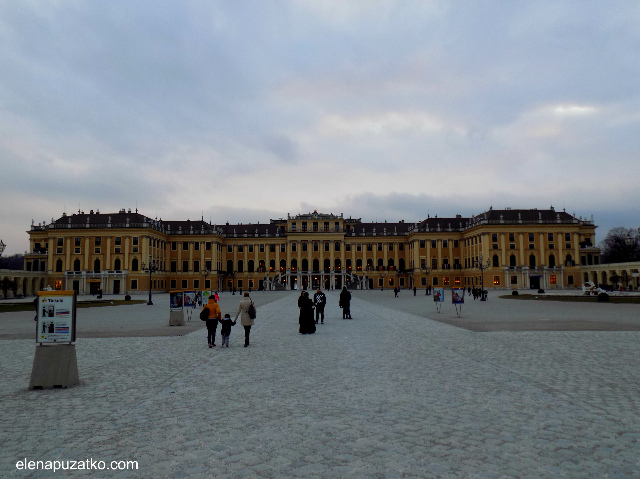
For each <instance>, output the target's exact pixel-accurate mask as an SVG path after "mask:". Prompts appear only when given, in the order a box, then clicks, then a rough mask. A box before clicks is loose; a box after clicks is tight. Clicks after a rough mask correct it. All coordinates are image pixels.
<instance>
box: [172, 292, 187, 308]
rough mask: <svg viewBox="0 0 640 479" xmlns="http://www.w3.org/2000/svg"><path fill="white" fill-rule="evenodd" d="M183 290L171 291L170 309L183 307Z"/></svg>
mask: <svg viewBox="0 0 640 479" xmlns="http://www.w3.org/2000/svg"><path fill="white" fill-rule="evenodd" d="M183 296H184V295H183V292H182V291H169V309H170V310H171V311H175V310H178V309H182V297H183Z"/></svg>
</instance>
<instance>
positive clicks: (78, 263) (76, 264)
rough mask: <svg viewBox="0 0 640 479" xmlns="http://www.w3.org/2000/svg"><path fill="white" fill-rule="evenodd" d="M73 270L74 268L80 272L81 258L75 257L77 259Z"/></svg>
mask: <svg viewBox="0 0 640 479" xmlns="http://www.w3.org/2000/svg"><path fill="white" fill-rule="evenodd" d="M73 270H74V271H75V272H76V273H79V272H80V260H79V259H77V258H76V259H75V261H74V262H73Z"/></svg>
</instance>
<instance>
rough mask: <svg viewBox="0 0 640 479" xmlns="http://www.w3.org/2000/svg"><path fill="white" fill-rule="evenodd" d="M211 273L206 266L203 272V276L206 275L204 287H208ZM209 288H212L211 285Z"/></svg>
mask: <svg viewBox="0 0 640 479" xmlns="http://www.w3.org/2000/svg"><path fill="white" fill-rule="evenodd" d="M210 274H211V271H210V270H209V269H208V268H205V269H204V270H203V272H202V276H203V277H204V283H203V284H202V285H203V286H204V288H203V289H207V276H209V275H210ZM209 289H212V288H211V287H209Z"/></svg>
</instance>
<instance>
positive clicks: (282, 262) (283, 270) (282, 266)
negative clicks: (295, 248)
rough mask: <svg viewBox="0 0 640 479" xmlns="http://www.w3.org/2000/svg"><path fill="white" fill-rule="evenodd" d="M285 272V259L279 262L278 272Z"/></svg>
mask: <svg viewBox="0 0 640 479" xmlns="http://www.w3.org/2000/svg"><path fill="white" fill-rule="evenodd" d="M286 270H287V260H286V259H281V260H280V272H281V273H284V272H285V271H286Z"/></svg>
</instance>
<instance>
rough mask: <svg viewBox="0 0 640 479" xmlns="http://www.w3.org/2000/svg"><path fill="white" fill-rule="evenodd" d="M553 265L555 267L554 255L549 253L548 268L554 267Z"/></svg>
mask: <svg viewBox="0 0 640 479" xmlns="http://www.w3.org/2000/svg"><path fill="white" fill-rule="evenodd" d="M555 267H556V255H554V254H550V255H549V268H555Z"/></svg>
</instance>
